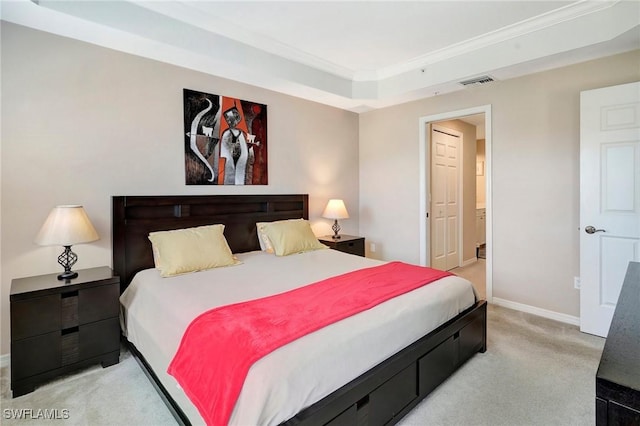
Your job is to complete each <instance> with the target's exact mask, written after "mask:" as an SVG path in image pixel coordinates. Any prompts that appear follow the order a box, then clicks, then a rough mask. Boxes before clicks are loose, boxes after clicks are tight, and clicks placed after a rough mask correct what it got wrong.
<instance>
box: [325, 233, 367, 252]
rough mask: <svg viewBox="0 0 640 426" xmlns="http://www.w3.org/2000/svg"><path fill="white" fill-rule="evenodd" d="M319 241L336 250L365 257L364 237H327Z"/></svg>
mask: <svg viewBox="0 0 640 426" xmlns="http://www.w3.org/2000/svg"><path fill="white" fill-rule="evenodd" d="M318 240H319V241H320V242H321V243H322V244H324V245H325V246H328V247H329V248H332V249H334V250H338V251H341V252H343V253H349V254H355V255H356V256H364V237H356V236H354V235H341V236H340V238H336V239H334V238H333V236H332V235H326V236H324V237H319V238H318Z"/></svg>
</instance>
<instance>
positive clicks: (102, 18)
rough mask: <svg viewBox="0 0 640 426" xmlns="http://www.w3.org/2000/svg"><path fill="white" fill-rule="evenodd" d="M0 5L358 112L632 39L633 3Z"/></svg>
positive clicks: (610, 50)
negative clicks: (467, 81)
mask: <svg viewBox="0 0 640 426" xmlns="http://www.w3.org/2000/svg"><path fill="white" fill-rule="evenodd" d="M1 14H2V19H3V20H6V21H10V22H15V23H17V24H21V25H26V26H29V27H32V28H36V29H40V30H43V31H48V32H52V33H55V34H59V35H63V36H66V37H72V38H76V39H79V40H84V41H87V42H90V43H94V44H98V45H102V46H105V47H109V48H113V49H117V50H121V51H125V52H128V53H132V54H136V55H140V56H145V57H148V58H152V59H156V60H159V61H163V62H168V63H172V64H176V65H179V66H183V67H187V68H191V69H195V70H198V71H202V72H206V73H209V74H212V75H217V76H221V77H225V78H229V79H232V80H237V81H241V82H244V83H248V84H253V85H257V86H261V87H265V88H267V89H272V90H275V91H279V92H283V93H287V94H290V95H293V96H298V97H301V98H305V99H309V100H313V101H317V102H321V103H325V104H328V105H332V106H336V107H339V108H344V109H347V110H350V111H355V112H363V111H367V110H371V109H375V108H380V107H384V106H388V105H393V104H397V103H401V102H407V101H410V100H414V99H419V98H423V97H428V96H434V95H437V94H441V93H447V92H451V91H455V90H465V89H464V87H465V86H464V85H462V84H460V82H461V81H464V80H470V79H476V78H478V77H483V76H485V75H486V76H490V77H492V78H493V79H494V80H498V81H499V80H504V79H508V78H513V77H517V76H520V75H525V74H528V73H532V72H537V71H541V70H545V69H550V68H554V67H559V66H564V65H568V64H572V63H577V62H581V61H585V60H589V59H594V58H598V57H603V56H609V55H613V54H616V53H620V52H624V51H628V50H632V49H638V48H640V2H637V1H538V0H533V1H526V0H521V1H515V0H513V1H419V2H409V1H349V2H347V1H332V2H323V1H288V2H277V1H131V2H129V1H64V0H62V1H60V0H57V1H51V0H40V1H34V2H30V1H27V0H21V1H10V2H7V1H3V2H2V10H1ZM490 84H492V83H490ZM466 90H468V89H466Z"/></svg>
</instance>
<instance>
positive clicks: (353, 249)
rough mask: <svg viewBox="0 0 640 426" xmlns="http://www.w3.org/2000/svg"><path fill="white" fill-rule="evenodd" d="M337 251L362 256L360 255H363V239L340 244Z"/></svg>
mask: <svg viewBox="0 0 640 426" xmlns="http://www.w3.org/2000/svg"><path fill="white" fill-rule="evenodd" d="M338 250H340V251H341V252H344V253H349V254H355V255H358V256H362V255H363V254H362V253H364V239H360V240H354V241H347V242H345V243H343V244H340V248H339V249H338Z"/></svg>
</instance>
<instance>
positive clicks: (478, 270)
mask: <svg viewBox="0 0 640 426" xmlns="http://www.w3.org/2000/svg"><path fill="white" fill-rule="evenodd" d="M486 262H487V261H486V260H485V259H478V261H477V262H474V263H472V264H471V265H467V266H463V267H460V268H455V269H452V270H451V272H453V273H454V274H456V275H458V276H460V277H462V278H466V279H468V280H469V281H471V283H473V288H475V289H476V292H478V296H479V297H480V299H486V294H487V292H486Z"/></svg>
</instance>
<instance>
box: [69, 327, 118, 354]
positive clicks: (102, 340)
mask: <svg viewBox="0 0 640 426" xmlns="http://www.w3.org/2000/svg"><path fill="white" fill-rule="evenodd" d="M79 333H80V348H79V352H80V359H87V358H93V357H95V356H100V355H102V354H105V353H109V352H113V351H118V350H120V321H119V320H118V318H117V317H116V318H109V319H106V320H103V321H98V322H94V323H91V324H87V325H81V326H80V331H79Z"/></svg>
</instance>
